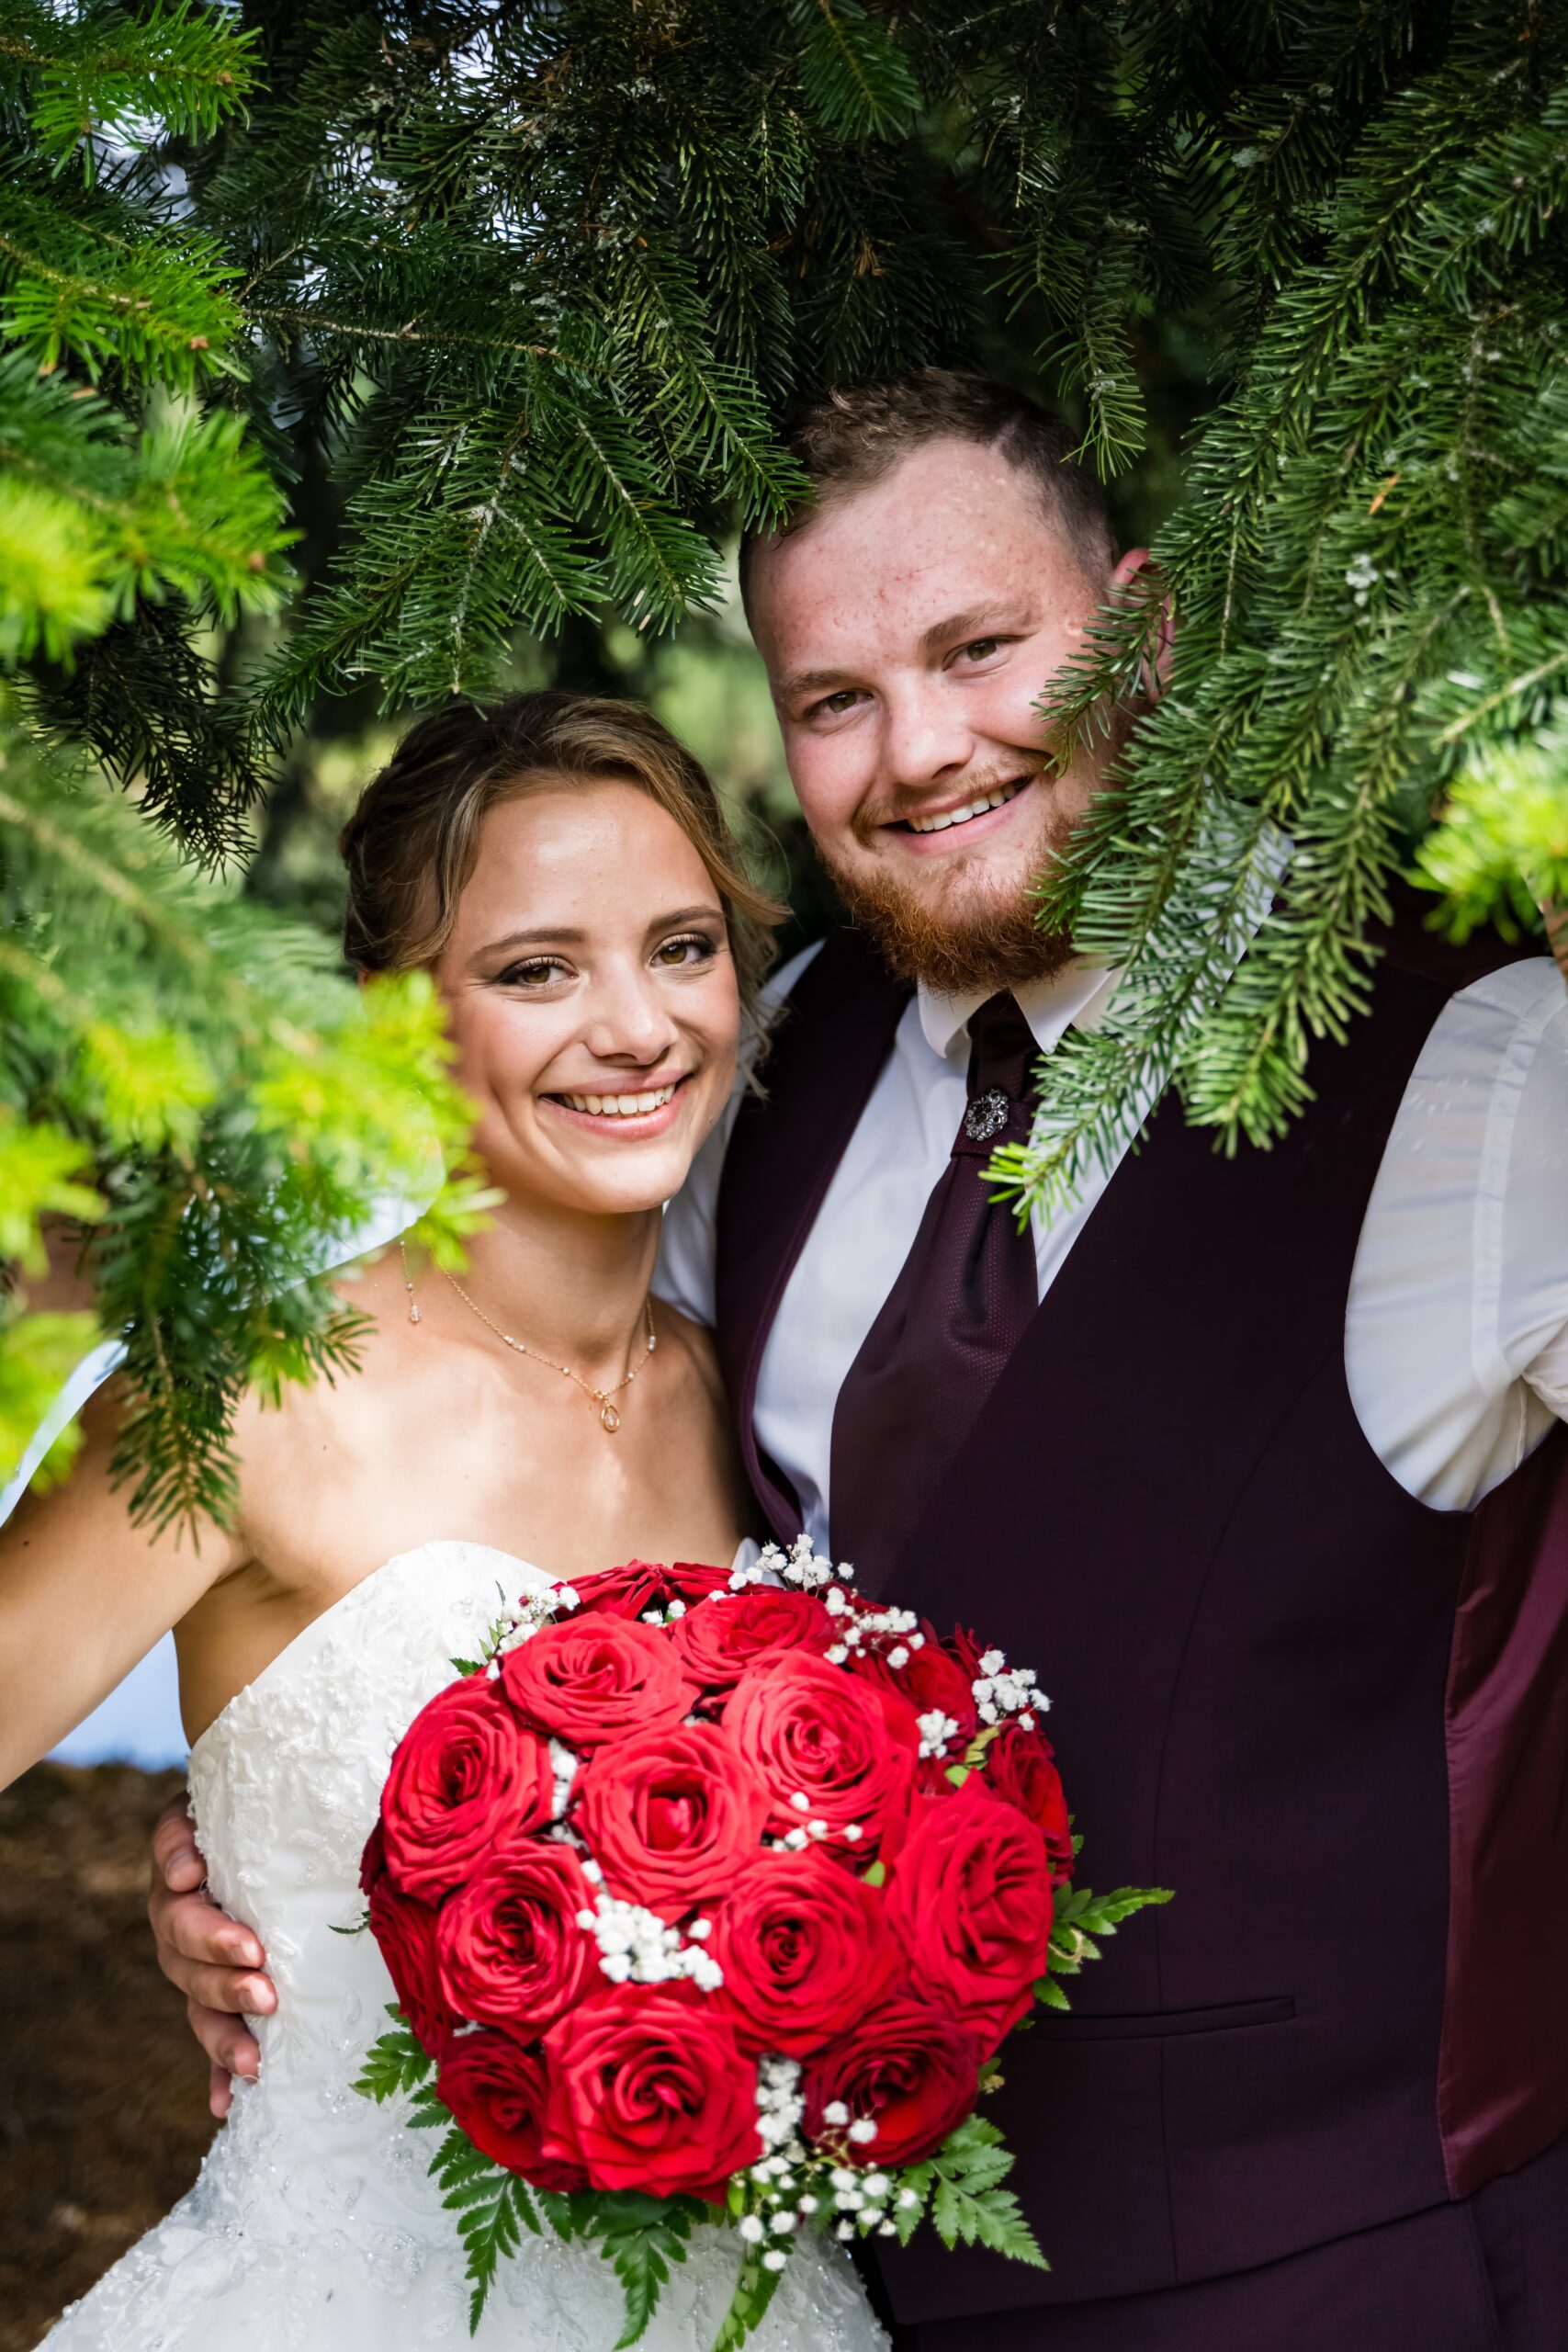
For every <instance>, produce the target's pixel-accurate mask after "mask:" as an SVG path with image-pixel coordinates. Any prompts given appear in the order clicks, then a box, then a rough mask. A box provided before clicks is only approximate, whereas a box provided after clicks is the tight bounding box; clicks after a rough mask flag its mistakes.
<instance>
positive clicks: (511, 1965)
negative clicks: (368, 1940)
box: [435, 1838, 599, 2041]
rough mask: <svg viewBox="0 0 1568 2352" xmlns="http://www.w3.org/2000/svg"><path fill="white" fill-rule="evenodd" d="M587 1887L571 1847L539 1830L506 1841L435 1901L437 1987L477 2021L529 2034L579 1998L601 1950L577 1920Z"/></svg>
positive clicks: (588, 1899)
mask: <svg viewBox="0 0 1568 2352" xmlns="http://www.w3.org/2000/svg"><path fill="white" fill-rule="evenodd" d="M592 1908H593V1896H592V1890H591V1889H590V1887H589V1884H588V1881H587V1880H586V1879H585V1878H584V1877H583V1875H582V1865H581V1863H580V1862H579V1860H578V1859H577V1856H576V1855H575V1854H574V1853H573V1852H572V1850H571V1849H570V1846H558V1845H555V1844H552V1843H550V1842H548V1841H547V1840H545V1839H543V1838H539V1839H535V1840H520V1841H519V1842H517V1843H516V1844H514V1845H512V1846H507V1847H503V1848H502V1850H501V1852H500V1853H498V1854H494V1855H492V1856H491V1860H489V1861H488V1862H486V1863H485V1864H484V1865H483V1867H482V1868H481V1869H479V1870H478V1871H475V1873H474V1875H473V1877H472V1878H471V1879H470V1880H469V1881H468V1884H467V1886H460V1887H459V1888H458V1889H457V1893H456V1894H453V1895H451V1896H449V1897H448V1898H447V1900H446V1902H445V1903H444V1904H443V1905H442V1906H441V1916H440V1917H439V1919H438V1920H437V1922H436V1928H435V1944H436V1951H437V1952H438V1954H439V1956H440V1963H441V1988H442V1991H443V1993H444V1994H445V1995H446V1999H447V2001H448V2002H449V2003H450V2005H451V2007H453V2008H454V2009H456V2010H457V2015H458V2016H459V2017H462V2018H471V2019H472V2021H473V2022H474V2023H475V2024H476V2025H494V2026H499V2027H500V2028H501V2030H502V2032H503V2033H509V2034H511V2035H512V2036H513V2039H514V2040H515V2041H533V2039H534V2037H535V2035H536V2034H537V2033H539V2032H541V2031H542V2030H543V2029H544V2028H545V2027H546V2026H547V2025H549V2024H550V2023H551V2022H552V2021H553V2020H554V2019H555V2018H558V2017H559V2015H560V2013H561V2011H562V2010H563V2009H565V2008H569V2007H570V2006H571V2004H572V2002H573V2001H575V2000H578V1999H580V1998H581V1995H582V1992H583V1989H584V1987H585V1986H586V1985H587V1984H588V1983H589V1980H590V1979H591V1978H592V1976H593V1975H594V1974H595V1973H596V1968H597V1962H598V1958H599V1952H598V1947H597V1945H596V1944H595V1942H594V1940H593V1938H592V1936H591V1935H590V1934H589V1933H588V1932H587V1930H586V1929H585V1928H580V1927H579V1926H578V1924H577V1917H578V1913H579V1912H580V1911H592Z"/></svg>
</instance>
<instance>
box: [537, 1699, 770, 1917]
mask: <svg viewBox="0 0 1568 2352" xmlns="http://www.w3.org/2000/svg"><path fill="white" fill-rule="evenodd" d="M767 1813H768V1792H767V1791H766V1789H764V1788H763V1786H762V1784H761V1781H759V1780H758V1778H757V1776H756V1774H755V1773H754V1772H753V1771H752V1770H751V1769H750V1766H749V1765H748V1764H746V1763H745V1762H744V1761H743V1759H742V1758H741V1757H740V1755H739V1752H738V1751H737V1749H736V1747H735V1746H734V1743H733V1742H732V1741H731V1740H730V1739H729V1738H728V1736H727V1735H726V1734H725V1733H724V1732H722V1731H720V1730H719V1729H718V1727H717V1726H716V1724H672V1725H671V1726H670V1727H669V1728H667V1729H664V1730H660V1731H650V1732H643V1733H642V1734H640V1735H639V1736H638V1737H637V1738H636V1739H625V1740H618V1741H617V1742H616V1744H615V1747H607V1748H605V1749H604V1750H603V1752H602V1753H601V1754H599V1755H598V1756H596V1757H594V1758H592V1762H590V1763H589V1764H588V1765H586V1766H585V1767H584V1769H583V1773H582V1778H581V1781H580V1782H579V1785H578V1795H577V1806H576V1812H575V1815H574V1818H575V1820H576V1823H577V1826H578V1827H579V1828H580V1829H581V1832H582V1835H583V1836H584V1837H585V1838H587V1840H588V1844H589V1848H590V1850H591V1851H592V1856H593V1859H594V1860H595V1861H596V1862H598V1863H599V1865H600V1866H601V1868H602V1869H603V1871H604V1879H605V1883H606V1884H607V1885H608V1887H609V1889H610V1891H611V1893H612V1894H618V1895H620V1896H621V1897H623V1899H627V1898H629V1899H630V1900H631V1901H632V1902H634V1903H643V1904H646V1905H648V1907H649V1910H652V1911H658V1912H660V1913H661V1914H662V1916H663V1917H665V1918H668V1919H674V1918H677V1917H679V1916H680V1915H681V1913H682V1912H683V1911H689V1910H690V1909H691V1907H692V1905H693V1904H694V1903H700V1902H702V1901H704V1900H705V1898H706V1897H708V1896H712V1895H717V1894H723V1892H724V1890H725V1888H726V1887H727V1886H728V1884H729V1882H730V1880H731V1879H732V1878H733V1877H734V1875H735V1873H736V1871H738V1870H739V1867H740V1865H741V1864H742V1862H745V1861H749V1860H750V1858H751V1856H752V1855H753V1854H754V1853H755V1852H756V1850H757V1848H758V1846H759V1845H760V1843H761V1836H762V1824H763V1822H764V1821H765V1820H766V1818H767Z"/></svg>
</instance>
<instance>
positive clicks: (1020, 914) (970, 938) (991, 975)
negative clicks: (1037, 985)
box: [818, 817, 1073, 996]
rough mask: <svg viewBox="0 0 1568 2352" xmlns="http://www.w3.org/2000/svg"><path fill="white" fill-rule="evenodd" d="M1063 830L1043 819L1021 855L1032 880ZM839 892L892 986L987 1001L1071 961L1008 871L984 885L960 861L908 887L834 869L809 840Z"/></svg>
mask: <svg viewBox="0 0 1568 2352" xmlns="http://www.w3.org/2000/svg"><path fill="white" fill-rule="evenodd" d="M1063 836H1064V829H1063V828H1062V827H1061V826H1060V825H1059V824H1058V823H1056V822H1054V821H1052V820H1051V819H1050V818H1049V817H1048V818H1047V820H1046V822H1045V824H1044V825H1043V826H1042V828H1041V835H1040V838H1039V840H1038V841H1037V842H1035V844H1034V847H1033V850H1032V854H1030V857H1029V859H1028V863H1027V867H1026V869H1025V870H1026V872H1027V874H1028V875H1029V876H1031V877H1032V876H1037V875H1039V874H1041V873H1042V872H1043V871H1044V869H1045V868H1046V867H1048V866H1049V865H1051V864H1052V863H1053V860H1054V858H1055V855H1056V854H1057V853H1058V852H1059V851H1060V849H1061V848H1062V846H1063ZM818 854H819V855H820V856H821V858H822V863H823V864H824V865H825V866H826V867H827V869H828V872H829V875H830V876H831V877H832V880H833V883H834V886H835V888H837V890H838V893H839V896H840V898H841V899H843V902H844V904H845V906H846V908H847V909H848V910H849V912H850V913H851V915H852V917H853V918H854V920H855V922H857V923H859V924H860V925H861V927H862V929H863V930H864V931H867V932H869V933H870V934H871V936H872V938H873V939H874V941H875V942H876V944H877V946H878V947H879V948H880V949H881V950H882V955H883V958H884V960H885V961H886V964H887V966H888V967H889V968H890V970H891V971H892V972H893V973H894V974H895V975H896V976H897V978H899V979H901V980H910V981H914V982H917V983H919V984H921V985H923V986H924V987H926V988H928V989H935V990H936V992H937V993H938V994H939V995H942V996H968V995H973V994H974V993H976V991H979V992H980V993H982V994H983V995H986V996H994V995H995V994H996V992H997V991H998V989H1016V988H1021V987H1023V986H1025V985H1026V984H1027V983H1028V982H1029V981H1031V980H1044V979H1049V978H1052V976H1053V975H1054V974H1055V973H1057V972H1059V971H1061V970H1062V969H1063V967H1065V966H1066V965H1067V964H1069V963H1070V962H1071V961H1072V956H1073V949H1072V943H1071V941H1070V940H1069V939H1068V937H1067V935H1066V933H1065V932H1057V931H1042V930H1041V928H1040V926H1039V924H1038V922H1036V920H1035V917H1036V904H1035V899H1034V896H1033V890H1032V881H1031V880H1024V879H1021V878H1019V877H1018V876H1015V875H1010V876H1006V877H998V879H997V880H996V881H995V882H994V883H993V884H991V885H990V886H989V887H987V876H986V872H985V865H984V861H983V860H982V859H980V858H978V857H976V858H973V859H961V861H960V862H955V864H954V865H953V866H952V867H951V868H950V869H949V870H948V872H947V873H945V874H944V875H942V876H941V877H940V883H939V887H938V888H935V889H931V890H926V891H922V890H919V889H912V888H909V887H908V885H907V884H902V883H901V882H900V881H899V880H898V879H897V878H896V876H894V875H893V874H891V873H889V872H888V871H887V869H886V867H885V866H883V865H871V864H869V863H868V862H863V861H858V860H857V861H856V862H855V864H854V865H853V866H850V865H840V863H839V861H838V860H837V859H836V858H833V857H831V856H829V854H827V853H826V852H825V851H824V850H822V848H821V845H820V843H818Z"/></svg>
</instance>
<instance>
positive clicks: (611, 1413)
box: [599, 1405, 621, 1437]
mask: <svg viewBox="0 0 1568 2352" xmlns="http://www.w3.org/2000/svg"><path fill="white" fill-rule="evenodd" d="M599 1419H601V1421H603V1423H604V1427H605V1428H606V1429H607V1430H609V1432H610V1435H611V1436H612V1437H614V1436H615V1431H616V1430H618V1429H619V1428H620V1426H621V1417H620V1415H619V1413H617V1412H616V1410H615V1407H614V1405H601V1406H600V1408H599Z"/></svg>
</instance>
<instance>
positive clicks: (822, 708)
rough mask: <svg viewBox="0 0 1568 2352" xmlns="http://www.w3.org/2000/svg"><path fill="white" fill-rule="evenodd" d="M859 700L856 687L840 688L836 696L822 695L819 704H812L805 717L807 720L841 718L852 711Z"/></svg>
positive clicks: (858, 691)
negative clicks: (848, 711) (846, 712)
mask: <svg viewBox="0 0 1568 2352" xmlns="http://www.w3.org/2000/svg"><path fill="white" fill-rule="evenodd" d="M859 700H860V688H859V687H858V686H840V688H839V691H838V693H837V694H832V695H823V697H822V699H821V701H820V702H814V703H813V704H812V706H811V707H810V709H809V710H808V711H807V714H806V716H807V718H842V717H843V715H844V713H845V711H846V710H852V709H853V708H854V707H855V705H856V703H857V702H859Z"/></svg>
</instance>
